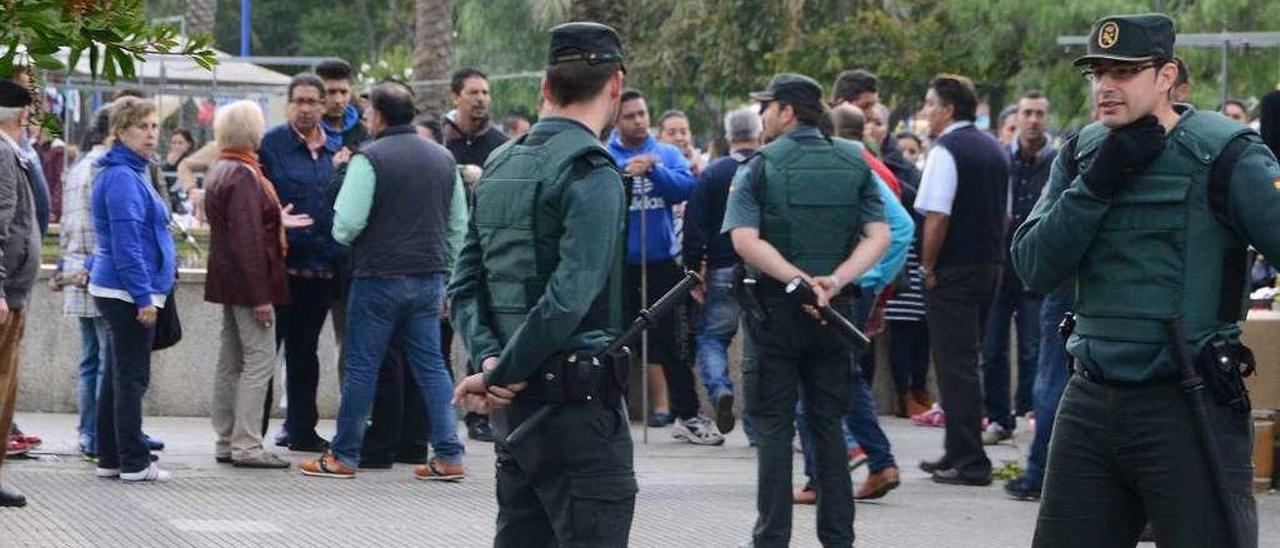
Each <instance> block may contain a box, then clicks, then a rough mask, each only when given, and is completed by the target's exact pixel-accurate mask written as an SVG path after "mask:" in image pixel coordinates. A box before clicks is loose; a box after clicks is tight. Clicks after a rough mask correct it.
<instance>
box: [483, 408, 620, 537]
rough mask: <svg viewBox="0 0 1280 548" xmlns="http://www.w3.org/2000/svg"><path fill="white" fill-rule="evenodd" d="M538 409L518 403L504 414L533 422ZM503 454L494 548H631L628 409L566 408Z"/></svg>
mask: <svg viewBox="0 0 1280 548" xmlns="http://www.w3.org/2000/svg"><path fill="white" fill-rule="evenodd" d="M536 408H537V404H529V403H527V402H525V403H522V402H521V401H520V400H518V399H517V400H516V403H515V404H513V405H512V407H511V408H509V410H505V411H501V412H502V413H505V414H507V415H508V417H513V416H522V417H527V416H528V415H530V414H531V413H532V412H533V410H534V409H536ZM508 420H509V419H507V420H499V419H498V418H495V424H496V423H502V422H507V421H508ZM515 424H518V423H513V424H512V425H513V426H514V425H515ZM496 449H497V457H498V459H497V471H496V474H497V480H498V523H497V532H496V536H495V538H494V541H493V545H494V547H495V548H509V547H526V546H527V547H538V548H542V547H547V546H558V547H559V548H579V547H580V548H588V547H590V548H623V547H625V546H627V540H628V538H629V537H630V535H631V519H632V516H633V514H634V511H635V503H636V490H637V488H636V477H635V471H634V470H633V468H632V462H633V456H632V444H631V431H630V428H629V426H628V424H627V419H626V415H625V414H624V413H623V410H622V407H621V405H606V404H603V403H599V402H595V403H590V404H586V405H573V406H562V407H560V408H558V409H557V410H556V411H554V412H553V413H552V414H551V415H550V416H549V417H547V420H546V421H545V422H543V424H542V425H540V426H539V427H538V428H537V429H535V430H533V431H532V432H531V433H530V434H529V436H528V437H526V438H525V439H524V440H523V441H522V442H521V443H520V444H519V445H517V446H514V447H511V446H507V445H506V443H505V442H503V441H499V442H498V443H497V447H496Z"/></svg>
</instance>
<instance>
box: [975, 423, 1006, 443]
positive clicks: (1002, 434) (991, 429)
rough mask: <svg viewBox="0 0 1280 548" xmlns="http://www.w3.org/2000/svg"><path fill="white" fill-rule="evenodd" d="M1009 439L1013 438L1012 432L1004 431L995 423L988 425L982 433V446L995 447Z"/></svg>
mask: <svg viewBox="0 0 1280 548" xmlns="http://www.w3.org/2000/svg"><path fill="white" fill-rule="evenodd" d="M1011 438H1013V432H1012V431H1010V430H1005V429H1004V427H1003V426H1000V423H996V422H993V423H991V424H988V425H987V429H986V430H983V431H982V445H996V444H998V443H1000V442H1002V441H1005V440H1007V439H1011Z"/></svg>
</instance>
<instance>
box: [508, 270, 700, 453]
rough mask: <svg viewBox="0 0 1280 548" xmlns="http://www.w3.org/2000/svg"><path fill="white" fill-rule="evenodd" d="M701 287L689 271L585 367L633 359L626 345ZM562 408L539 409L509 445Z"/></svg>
mask: <svg viewBox="0 0 1280 548" xmlns="http://www.w3.org/2000/svg"><path fill="white" fill-rule="evenodd" d="M700 283H702V277H700V276H698V273H697V272H694V271H692V270H688V271H686V272H685V273H684V279H682V280H680V283H677V284H676V285H675V286H674V287H672V288H671V289H670V290H669V291H667V292H666V294H664V295H663V296H662V297H660V298H658V300H657V301H654V303H653V305H652V306H650V307H649V308H644V309H641V310H640V313H639V314H637V315H636V319H634V320H632V321H631V325H630V326H628V327H627V329H626V331H623V332H622V334H621V335H619V336H618V337H617V338H615V339H613V341H612V342H610V343H609V345H608V346H606V347H604V348H603V349H601V350H600V351H599V352H596V353H595V354H593V355H592V357H591V359H589V360H586V363H588V364H596V363H598V362H599V360H600V358H603V357H606V356H610V355H616V354H625V355H630V349H628V348H627V344H628V343H630V342H631V341H632V340H634V339H635V338H636V337H638V336H640V334H641V333H644V332H645V330H647V329H649V328H650V327H653V324H654V323H656V322H657V321H658V318H661V317H662V316H665V315H666V314H667V313H669V312H671V309H672V308H675V306H676V303H678V302H679V301H680V299H681V298H682V297H684V296H685V295H688V294H689V292H690V291H693V288H694V287H697V285H698V284H700ZM560 405H561V404H556V403H552V404H547V405H544V406H542V407H540V408H539V409H538V410H537V411H534V412H533V414H532V415H530V416H529V418H528V419H525V421H524V422H522V423H520V425H519V426H517V427H516V428H515V430H512V431H511V433H510V434H508V435H507V439H506V444H507V445H516V444H518V443H520V441H521V440H523V439H524V438H525V437H527V436H528V435H529V433H530V432H532V431H533V430H534V429H536V428H537V427H538V425H539V424H541V423H542V421H545V420H547V417H548V416H550V415H551V413H552V412H554V411H555V410H556V409H559V408H560Z"/></svg>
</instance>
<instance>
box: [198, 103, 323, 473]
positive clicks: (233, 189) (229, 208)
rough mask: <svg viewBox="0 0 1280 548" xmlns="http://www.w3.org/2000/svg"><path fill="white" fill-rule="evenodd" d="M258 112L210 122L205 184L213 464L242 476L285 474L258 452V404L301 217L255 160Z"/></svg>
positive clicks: (225, 112) (236, 112) (230, 109)
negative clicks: (212, 335) (252, 471)
mask: <svg viewBox="0 0 1280 548" xmlns="http://www.w3.org/2000/svg"><path fill="white" fill-rule="evenodd" d="M263 131H264V120H263V116H262V110H261V109H260V108H259V107H258V105H257V103H254V102H252V101H238V102H235V103H232V104H230V105H227V106H225V107H223V108H221V109H220V110H219V111H218V113H217V116H216V117H215V118H214V124H213V133H214V140H215V141H216V142H217V145H218V148H219V158H218V161H217V163H215V164H214V165H213V167H212V168H211V169H210V170H209V173H208V175H207V176H206V177H205V200H204V205H205V214H206V216H207V218H208V221H209V234H210V242H209V265H208V277H207V281H206V283H205V294H204V298H205V300H206V301H208V302H211V303H217V304H221V305H222V348H221V351H220V352H219V355H218V367H217V372H216V374H215V380H214V386H213V429H214V432H215V433H216V434H217V442H216V447H215V457H216V459H217V461H218V462H222V463H232V464H234V465H235V466H236V467H240V468H288V467H289V462H288V461H286V460H283V459H281V458H280V457H277V456H276V455H274V454H272V453H269V452H267V451H266V450H265V449H264V448H263V446H262V430H261V424H262V414H263V413H264V409H263V405H262V402H263V400H264V398H265V397H266V394H267V386H268V385H269V384H270V382H271V373H272V370H273V369H274V367H273V366H274V364H275V353H276V352H275V350H276V342H275V330H274V329H273V328H272V325H273V323H274V321H275V312H274V307H275V305H279V304H285V303H287V302H288V300H289V285H288V282H287V280H286V278H285V265H284V257H285V253H286V251H287V244H286V240H285V236H284V231H285V229H286V228H294V227H301V226H307V225H309V224H310V223H311V221H310V219H309V218H308V217H306V216H294V215H291V214H290V213H289V208H285V209H281V207H280V200H279V198H278V197H277V196H276V193H275V190H274V187H273V186H272V184H271V182H270V181H268V180H267V178H266V176H265V175H264V174H263V172H262V166H261V165H260V164H259V163H258V155H257V153H256V152H254V151H256V150H257V149H258V145H259V143H261V142H262V134H263Z"/></svg>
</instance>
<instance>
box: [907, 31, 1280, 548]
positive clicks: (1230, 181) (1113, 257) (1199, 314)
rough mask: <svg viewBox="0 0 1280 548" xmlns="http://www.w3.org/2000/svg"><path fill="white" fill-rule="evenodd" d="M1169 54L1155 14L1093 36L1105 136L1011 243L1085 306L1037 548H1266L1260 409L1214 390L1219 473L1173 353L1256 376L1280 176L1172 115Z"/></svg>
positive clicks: (1093, 69) (1080, 147)
mask: <svg viewBox="0 0 1280 548" xmlns="http://www.w3.org/2000/svg"><path fill="white" fill-rule="evenodd" d="M1173 42H1174V26H1173V21H1171V20H1170V19H1169V18H1168V17H1166V16H1164V15H1160V14H1152V15H1133V16H1113V17H1106V18H1103V19H1102V20H1100V21H1098V22H1097V23H1095V24H1094V26H1093V32H1092V33H1091V34H1090V36H1089V42H1088V54H1087V55H1085V56H1083V57H1081V58H1080V59H1078V60H1077V61H1076V64H1077V65H1080V66H1082V67H1083V68H1084V74H1085V76H1086V77H1087V78H1088V80H1089V82H1090V86H1091V91H1092V97H1093V101H1094V106H1095V108H1096V110H1097V112H1098V120H1099V121H1098V122H1097V123H1094V124H1092V125H1089V126H1087V127H1085V128H1084V129H1083V130H1081V131H1080V133H1079V135H1078V137H1077V138H1075V139H1073V140H1071V141H1068V142H1067V143H1065V144H1064V146H1063V150H1064V152H1063V153H1062V154H1060V155H1059V156H1058V158H1057V160H1056V161H1055V162H1054V165H1053V168H1052V170H1051V174H1050V179H1049V188H1048V190H1047V192H1046V193H1045V195H1044V196H1043V197H1042V198H1041V200H1040V202H1039V203H1038V204H1037V205H1036V207H1035V209H1034V210H1033V211H1032V213H1031V215H1030V217H1029V218H1028V219H1027V221H1026V222H1025V223H1024V224H1023V225H1022V226H1021V227H1020V228H1019V229H1018V231H1017V233H1016V234H1015V236H1014V240H1013V249H1012V253H1013V261H1014V266H1015V268H1016V269H1017V270H1018V274H1019V275H1020V276H1021V277H1022V279H1023V281H1025V282H1026V283H1027V285H1028V286H1030V287H1031V288H1033V289H1036V290H1039V291H1050V290H1053V289H1054V288H1056V287H1058V286H1059V285H1061V284H1063V283H1068V282H1069V280H1071V279H1073V278H1074V285H1075V291H1076V306H1075V313H1076V325H1075V333H1074V335H1072V336H1071V338H1070V339H1069V341H1068V343H1067V350H1068V352H1070V353H1071V355H1072V356H1073V357H1074V358H1075V360H1076V363H1075V375H1074V376H1073V377H1072V379H1071V380H1070V382H1069V383H1068V385H1067V388H1066V391H1065V392H1064V394H1063V397H1062V401H1061V403H1060V404H1059V407H1058V415H1057V419H1056V421H1055V424H1054V429H1053V439H1052V441H1051V442H1050V446H1049V459H1048V470H1047V474H1046V478H1045V485H1044V491H1043V499H1042V500H1043V503H1042V505H1041V506H1040V518H1039V522H1038V524H1037V527H1036V536H1035V542H1034V546H1036V547H1038V548H1044V547H1061V546H1081V547H1084V546H1087V547H1090V548H1098V547H1109V546H1133V545H1134V544H1135V543H1136V542H1137V539H1138V533H1139V531H1140V530H1141V529H1142V526H1143V523H1144V522H1145V521H1146V520H1147V519H1150V520H1151V524H1152V526H1153V529H1154V532H1155V537H1156V541H1157V543H1159V544H1161V545H1167V546H1242V547H1255V546H1257V545H1258V525H1257V515H1256V508H1255V503H1254V499H1253V495H1252V492H1251V480H1250V477H1251V475H1252V467H1251V466H1250V456H1251V435H1250V416H1249V404H1248V400H1247V398H1245V399H1238V400H1236V401H1235V402H1234V404H1232V403H1231V402H1232V399H1231V398H1230V392H1229V391H1222V392H1221V394H1222V395H1223V396H1224V397H1221V398H1220V397H1219V390H1215V389H1208V390H1206V391H1205V392H1206V393H1205V394H1204V396H1205V405H1204V407H1206V409H1204V411H1205V414H1206V415H1207V422H1208V425H1207V428H1205V429H1204V430H1205V431H1207V434H1205V439H1207V440H1208V441H1209V442H1210V443H1211V444H1212V445H1211V446H1214V447H1216V451H1214V453H1216V454H1217V456H1218V458H1219V462H1220V463H1221V466H1219V467H1212V466H1210V465H1209V459H1208V458H1207V456H1206V455H1207V453H1206V452H1205V451H1204V450H1203V447H1204V446H1205V445H1207V444H1204V442H1202V438H1201V437H1200V435H1199V434H1198V433H1197V431H1198V430H1199V428H1197V423H1196V421H1195V419H1194V416H1193V411H1192V407H1191V406H1190V405H1188V401H1187V398H1186V396H1184V394H1183V393H1182V392H1183V387H1182V386H1180V381H1182V380H1184V378H1189V376H1184V375H1183V374H1182V373H1180V371H1179V359H1178V355H1177V354H1174V352H1173V351H1174V349H1181V350H1182V355H1184V356H1186V359H1188V360H1194V361H1195V363H1196V366H1195V367H1196V369H1198V370H1199V374H1200V375H1203V376H1204V377H1205V378H1206V379H1215V378H1216V379H1219V380H1221V379H1227V380H1234V382H1235V383H1239V382H1240V376H1241V375H1242V374H1245V373H1243V372H1242V371H1241V370H1242V369H1243V367H1241V366H1240V365H1239V364H1241V363H1247V362H1249V361H1250V359H1248V358H1244V357H1242V354H1243V352H1244V347H1243V346H1242V345H1241V344H1240V326H1239V321H1240V320H1241V319H1243V317H1244V314H1243V312H1244V306H1243V304H1244V302H1245V301H1244V295H1245V294H1244V292H1243V288H1247V287H1248V286H1247V285H1245V281H1246V276H1247V272H1248V269H1247V268H1246V265H1245V260H1246V259H1245V250H1246V249H1247V246H1248V245H1253V246H1254V247H1256V248H1257V249H1258V250H1259V251H1261V252H1262V253H1263V254H1266V255H1269V256H1280V167H1278V166H1277V164H1276V160H1275V158H1274V157H1273V156H1272V155H1271V153H1270V152H1269V151H1268V150H1267V148H1266V147H1265V146H1264V145H1263V144H1262V142H1261V139H1260V138H1259V137H1258V135H1257V134H1256V133H1254V132H1253V131H1252V130H1250V129H1248V128H1245V127H1243V126H1241V125H1240V124H1237V123H1235V122H1232V121H1230V120H1228V119H1226V118H1225V117H1223V116H1221V115H1219V114H1217V113H1214V112H1205V111H1197V110H1195V108H1193V107H1191V106H1189V105H1185V104H1175V103H1173V102H1172V101H1171V99H1170V93H1169V92H1170V89H1171V88H1173V87H1174V86H1175V85H1176V83H1175V82H1176V80H1177V77H1178V68H1177V65H1176V64H1175V63H1174V62H1173ZM931 313H932V311H931ZM1175 319H1179V320H1180V323H1181V325H1182V327H1183V328H1182V329H1181V330H1178V329H1175V328H1173V327H1172V326H1175V325H1177V323H1179V322H1177V321H1175ZM1179 331H1181V333H1179ZM1177 339H1181V340H1177ZM1209 362H1212V364H1213V366H1212V367H1204V365H1203V364H1207V363H1209ZM1210 384H1211V385H1213V383H1212V382H1211V383H1210ZM1237 396H1238V394H1237ZM949 418H950V417H948V419H949ZM1218 472H1220V473H1221V476H1219V477H1220V478H1221V480H1222V481H1221V484H1220V485H1216V487H1217V488H1215V484H1217V483H1218V482H1217V481H1216V480H1215V479H1214V476H1213V475H1214V474H1215V473H1218ZM1219 489H1221V490H1219ZM1218 494H1220V495H1222V496H1221V499H1220V500H1219V499H1216V498H1215V495H1218ZM1220 501H1221V502H1225V504H1222V503H1220Z"/></svg>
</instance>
